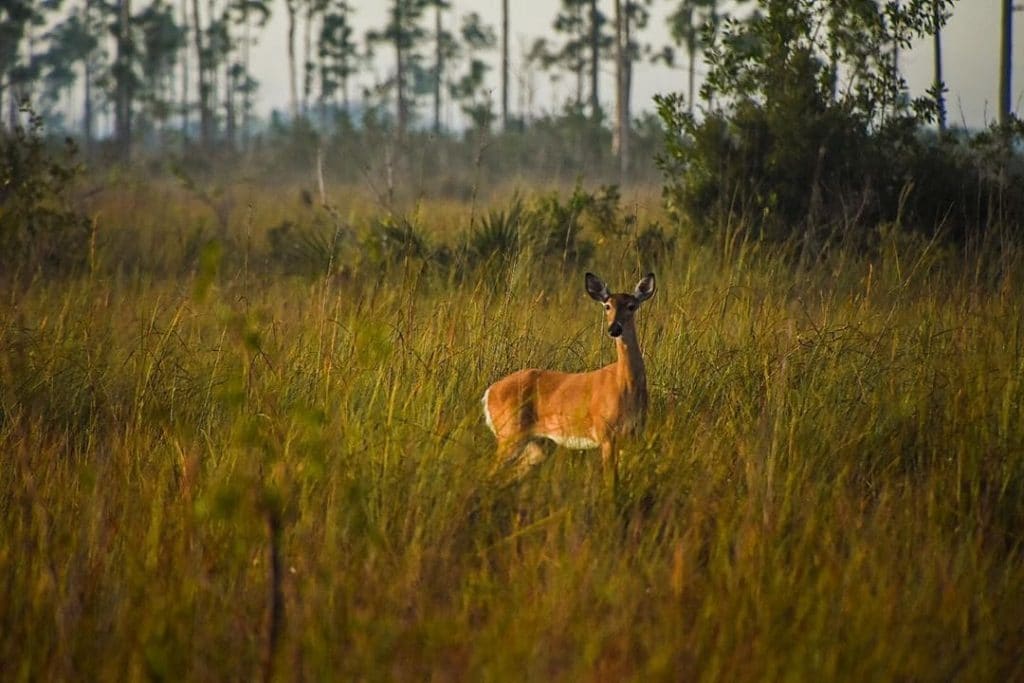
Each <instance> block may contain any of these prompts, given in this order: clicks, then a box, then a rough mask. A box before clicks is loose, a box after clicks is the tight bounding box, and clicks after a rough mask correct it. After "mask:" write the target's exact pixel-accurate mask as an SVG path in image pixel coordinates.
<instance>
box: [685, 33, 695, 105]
mask: <svg viewBox="0 0 1024 683" xmlns="http://www.w3.org/2000/svg"><path fill="white" fill-rule="evenodd" d="M690 32H691V35H692V37H691V40H690V42H688V43H687V44H686V50H687V52H688V55H687V56H688V58H689V60H690V64H689V69H688V72H689V73H688V74H687V93H688V94H687V96H686V108H687V111H689V112H690V113H691V114H692V113H693V85H694V82H695V81H696V80H697V36H696V35H693V34H696V31H695V30H694V28H693V25H692V24H691V25H690Z"/></svg>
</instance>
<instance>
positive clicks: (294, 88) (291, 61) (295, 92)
mask: <svg viewBox="0 0 1024 683" xmlns="http://www.w3.org/2000/svg"><path fill="white" fill-rule="evenodd" d="M296 2H297V0H285V5H286V7H287V9H288V109H289V112H290V113H291V119H292V122H294V121H295V120H297V119H298V118H299V84H298V82H297V80H296V79H297V78H298V74H297V73H296V70H295V15H296V14H297V13H298V9H299V8H298V7H297V6H296Z"/></svg>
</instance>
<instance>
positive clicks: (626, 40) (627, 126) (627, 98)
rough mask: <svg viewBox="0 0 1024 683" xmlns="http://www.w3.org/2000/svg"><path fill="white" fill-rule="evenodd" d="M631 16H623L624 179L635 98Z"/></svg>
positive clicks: (621, 159)
mask: <svg viewBox="0 0 1024 683" xmlns="http://www.w3.org/2000/svg"><path fill="white" fill-rule="evenodd" d="M630 2H633V0H626V7H627V9H628V7H629V4H630ZM629 17H630V15H629V12H626V15H625V16H624V17H623V18H622V45H623V49H624V51H625V54H624V55H623V60H622V143H621V144H622V149H621V150H620V154H619V168H620V171H619V173H620V175H621V176H622V180H623V181H624V180H625V178H626V175H627V173H628V172H629V164H630V161H631V158H632V157H631V153H630V149H631V148H630V139H631V137H632V135H633V129H632V121H633V114H632V106H631V102H632V98H633V53H632V52H631V51H630V45H631V42H632V40H633V34H632V27H631V25H630V22H629Z"/></svg>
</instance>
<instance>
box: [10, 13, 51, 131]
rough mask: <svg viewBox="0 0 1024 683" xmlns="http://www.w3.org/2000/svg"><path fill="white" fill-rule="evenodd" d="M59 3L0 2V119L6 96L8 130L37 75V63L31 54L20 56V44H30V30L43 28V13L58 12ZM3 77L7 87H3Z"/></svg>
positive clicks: (38, 64) (14, 123)
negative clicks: (56, 10) (8, 120)
mask: <svg viewBox="0 0 1024 683" xmlns="http://www.w3.org/2000/svg"><path fill="white" fill-rule="evenodd" d="M59 6H60V2H59V0H43V1H42V2H36V1H35V0H2V1H0V118H2V104H3V100H4V96H5V95H6V96H7V105H8V114H9V119H10V125H11V127H12V128H13V127H15V126H17V124H18V111H19V107H20V105H21V101H22V100H24V99H27V98H28V95H29V89H30V87H31V84H32V83H33V82H34V81H35V79H36V78H37V77H38V75H39V68H40V63H39V61H38V60H37V59H36V58H34V56H33V55H32V54H31V49H29V54H28V55H27V56H26V55H23V54H22V46H23V43H30V42H31V31H32V28H34V27H38V26H42V25H43V24H44V23H45V21H46V18H45V12H47V11H50V10H54V9H57V8H58V7H59ZM4 76H6V80H7V83H6V86H5V85H4V83H3V80H4Z"/></svg>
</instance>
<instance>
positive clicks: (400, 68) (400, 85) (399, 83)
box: [394, 0, 408, 136]
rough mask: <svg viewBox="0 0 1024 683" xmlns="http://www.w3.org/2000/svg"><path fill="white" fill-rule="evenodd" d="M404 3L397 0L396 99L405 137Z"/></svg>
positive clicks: (400, 132)
mask: <svg viewBox="0 0 1024 683" xmlns="http://www.w3.org/2000/svg"><path fill="white" fill-rule="evenodd" d="M402 1H403V0H395V15H394V20H395V72H396V73H395V99H396V108H397V112H396V114H397V117H398V134H399V135H400V136H404V135H405V128H406V125H407V123H408V111H407V109H406V103H405V50H404V45H403V44H402V42H403V41H402V37H403V35H404V33H403V32H404V31H405V25H404V23H403V18H402Z"/></svg>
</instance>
